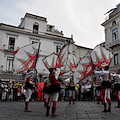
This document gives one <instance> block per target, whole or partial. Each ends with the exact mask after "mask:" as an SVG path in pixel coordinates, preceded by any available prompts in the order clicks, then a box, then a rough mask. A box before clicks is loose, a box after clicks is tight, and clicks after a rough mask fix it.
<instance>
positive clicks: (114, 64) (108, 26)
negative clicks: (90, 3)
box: [102, 4, 120, 72]
mask: <svg viewBox="0 0 120 120" xmlns="http://www.w3.org/2000/svg"><path fill="white" fill-rule="evenodd" d="M106 14H107V19H106V21H105V22H104V23H102V26H104V28H105V47H106V49H108V50H109V51H111V52H112V53H113V58H112V61H111V65H110V70H111V71H115V72H116V71H117V70H120V34H119V32H120V4H118V5H116V8H113V9H111V10H110V11H108V12H107V13H106Z"/></svg>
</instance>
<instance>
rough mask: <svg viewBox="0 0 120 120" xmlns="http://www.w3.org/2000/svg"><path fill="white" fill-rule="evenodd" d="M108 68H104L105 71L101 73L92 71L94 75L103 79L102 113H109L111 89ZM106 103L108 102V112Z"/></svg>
mask: <svg viewBox="0 0 120 120" xmlns="http://www.w3.org/2000/svg"><path fill="white" fill-rule="evenodd" d="M108 68H109V66H105V68H104V69H105V70H102V71H94V73H95V74H98V75H102V76H103V77H104V79H103V81H102V85H101V87H102V91H103V93H102V94H103V103H104V111H103V112H111V98H110V89H111V81H110V72H109V71H108ZM107 101H108V106H109V108H108V110H107Z"/></svg>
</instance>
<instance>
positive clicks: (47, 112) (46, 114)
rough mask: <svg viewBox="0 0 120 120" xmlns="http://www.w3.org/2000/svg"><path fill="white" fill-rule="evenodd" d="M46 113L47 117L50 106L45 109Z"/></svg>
mask: <svg viewBox="0 0 120 120" xmlns="http://www.w3.org/2000/svg"><path fill="white" fill-rule="evenodd" d="M46 108H47V111H46V116H49V110H50V106H48V107H46Z"/></svg>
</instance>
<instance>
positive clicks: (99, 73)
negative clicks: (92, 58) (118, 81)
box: [94, 70, 105, 75]
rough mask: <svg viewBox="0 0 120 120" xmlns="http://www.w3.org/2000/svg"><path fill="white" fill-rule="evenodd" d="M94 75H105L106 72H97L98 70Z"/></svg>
mask: <svg viewBox="0 0 120 120" xmlns="http://www.w3.org/2000/svg"><path fill="white" fill-rule="evenodd" d="M94 73H95V74H97V75H104V74H105V71H96V70H94Z"/></svg>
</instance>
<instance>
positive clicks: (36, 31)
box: [33, 22, 39, 33]
mask: <svg viewBox="0 0 120 120" xmlns="http://www.w3.org/2000/svg"><path fill="white" fill-rule="evenodd" d="M38 28H39V24H38V23H36V22H35V23H34V24H33V33H38Z"/></svg>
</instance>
